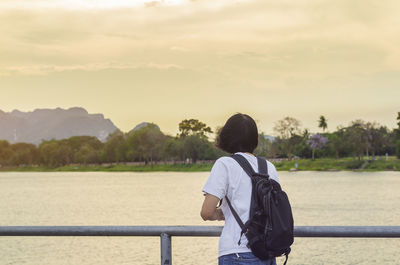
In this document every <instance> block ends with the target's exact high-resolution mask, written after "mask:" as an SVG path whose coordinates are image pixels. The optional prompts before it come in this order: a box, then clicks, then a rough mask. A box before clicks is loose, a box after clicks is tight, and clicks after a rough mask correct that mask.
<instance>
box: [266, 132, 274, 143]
mask: <svg viewBox="0 0 400 265" xmlns="http://www.w3.org/2000/svg"><path fill="white" fill-rule="evenodd" d="M264 138H265V139H267V140H269V141H270V142H271V143H272V142H275V137H274V136H270V135H266V134H264Z"/></svg>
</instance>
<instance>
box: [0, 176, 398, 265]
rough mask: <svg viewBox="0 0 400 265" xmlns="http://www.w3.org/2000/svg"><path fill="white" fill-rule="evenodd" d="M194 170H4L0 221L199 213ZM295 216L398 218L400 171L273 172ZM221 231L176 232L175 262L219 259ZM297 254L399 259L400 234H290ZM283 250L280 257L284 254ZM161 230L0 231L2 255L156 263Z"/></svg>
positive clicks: (365, 221) (101, 220) (185, 218)
mask: <svg viewBox="0 0 400 265" xmlns="http://www.w3.org/2000/svg"><path fill="white" fill-rule="evenodd" d="M207 177H208V173H207V172H199V173H176V172H168V173H167V172H165V173H164V172H162V173H160V172H156V173H130V172H129V173H127V172H123V173H122V172H121V173H108V172H107V173H106V172H95V173H94V172H93V173H92V172H90V173H72V172H71V173H64V172H63V173H4V172H3V173H0V226H6V225H223V223H222V222H203V221H202V219H201V218H200V215H199V212H200V207H201V204H202V200H203V195H202V192H201V188H202V186H203V185H204V183H205V181H206V179H207ZM279 177H280V180H281V184H282V187H283V188H284V190H286V191H287V193H288V195H289V198H290V200H291V204H292V208H293V214H294V218H295V225H400V172H378V173H356V172H295V173H289V172H279ZM217 249H218V238H216V237H202V238H195V237H193V238H191V237H189V238H188V237H184V238H183V237H173V239H172V255H173V257H172V261H173V264H178V265H179V264H193V265H194V264H196V265H200V264H217ZM292 249H293V250H292V253H291V255H290V258H289V262H288V264H289V265H294V264H400V251H399V250H400V239H338V238H329V239H328V238H296V239H295V243H294V245H293V248H292ZM282 262H283V260H281V259H280V260H279V263H278V264H281V263H282ZM159 263H160V241H159V238H158V237H0V264H1V265H3V264H29V265H30V264H34V265H36V264H37V265H58V264H60V265H61V264H63V265H64V264H79V265H88V264H96V265H105V264H112V265H117V264H159Z"/></svg>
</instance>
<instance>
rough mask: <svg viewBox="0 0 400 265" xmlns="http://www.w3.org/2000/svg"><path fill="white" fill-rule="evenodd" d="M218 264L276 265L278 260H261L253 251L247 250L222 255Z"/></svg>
mask: <svg viewBox="0 0 400 265" xmlns="http://www.w3.org/2000/svg"><path fill="white" fill-rule="evenodd" d="M218 265H276V261H275V259H272V260H271V259H269V260H260V259H259V258H257V257H256V256H254V254H253V253H252V252H246V253H237V254H236V253H234V254H228V255H224V256H221V257H219V258H218Z"/></svg>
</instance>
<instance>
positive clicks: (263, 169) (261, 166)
mask: <svg viewBox="0 0 400 265" xmlns="http://www.w3.org/2000/svg"><path fill="white" fill-rule="evenodd" d="M257 162H258V172H259V173H261V174H265V175H268V163H267V160H265V158H263V157H261V156H257Z"/></svg>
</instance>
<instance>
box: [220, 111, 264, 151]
mask: <svg viewBox="0 0 400 265" xmlns="http://www.w3.org/2000/svg"><path fill="white" fill-rule="evenodd" d="M257 145H258V131H257V125H256V122H255V121H254V120H253V119H252V118H251V117H250V116H249V115H246V114H242V113H237V114H235V115H233V116H232V117H230V118H229V119H228V120H227V121H226V123H225V125H224V127H222V128H221V129H220V130H219V133H218V136H217V139H216V146H217V147H218V148H220V149H222V150H223V151H225V152H228V153H231V154H233V153H236V152H249V153H253V151H254V149H256V147H257Z"/></svg>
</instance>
